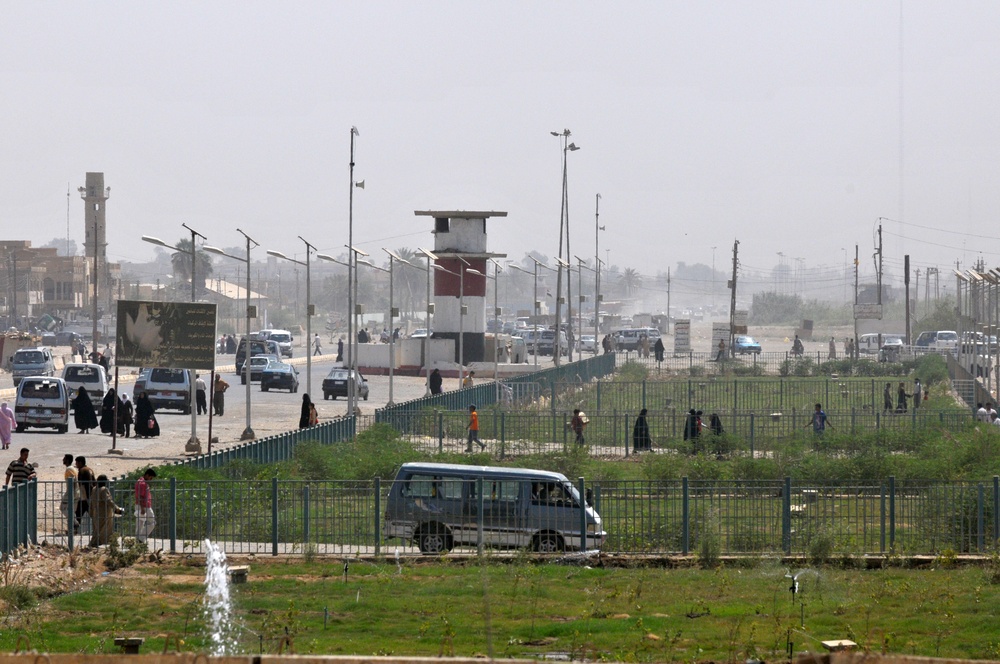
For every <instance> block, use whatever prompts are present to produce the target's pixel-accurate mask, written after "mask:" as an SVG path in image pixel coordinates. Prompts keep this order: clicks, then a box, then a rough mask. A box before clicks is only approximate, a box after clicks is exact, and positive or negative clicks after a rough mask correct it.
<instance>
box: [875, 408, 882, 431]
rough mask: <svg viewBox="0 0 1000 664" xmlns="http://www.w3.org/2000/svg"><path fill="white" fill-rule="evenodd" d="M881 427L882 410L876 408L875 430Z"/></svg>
mask: <svg viewBox="0 0 1000 664" xmlns="http://www.w3.org/2000/svg"><path fill="white" fill-rule="evenodd" d="M881 428H882V412H881V411H878V410H876V411H875V430H876V431H878V430H879V429H881Z"/></svg>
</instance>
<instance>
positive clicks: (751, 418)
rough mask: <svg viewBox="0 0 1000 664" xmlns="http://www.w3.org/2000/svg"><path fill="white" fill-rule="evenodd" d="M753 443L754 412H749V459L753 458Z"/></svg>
mask: <svg viewBox="0 0 1000 664" xmlns="http://www.w3.org/2000/svg"><path fill="white" fill-rule="evenodd" d="M753 444H754V413H753V412H751V413H750V458H751V459H753V458H754V453H753Z"/></svg>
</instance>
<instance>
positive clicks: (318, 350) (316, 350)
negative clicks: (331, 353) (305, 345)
mask: <svg viewBox="0 0 1000 664" xmlns="http://www.w3.org/2000/svg"><path fill="white" fill-rule="evenodd" d="M322 343H323V342H322V341H321V340H320V338H319V333H318V332H317V333H316V334H315V336H313V355H322V354H323V349H322V346H321V344H322Z"/></svg>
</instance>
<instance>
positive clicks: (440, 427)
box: [437, 410, 444, 454]
mask: <svg viewBox="0 0 1000 664" xmlns="http://www.w3.org/2000/svg"><path fill="white" fill-rule="evenodd" d="M437 421H438V454H443V453H444V413H442V412H441V411H440V410H439V411H437Z"/></svg>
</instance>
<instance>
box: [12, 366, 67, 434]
mask: <svg viewBox="0 0 1000 664" xmlns="http://www.w3.org/2000/svg"><path fill="white" fill-rule="evenodd" d="M14 422H15V425H16V428H17V430H18V431H24V430H25V429H27V428H28V427H52V428H53V429H55V430H56V431H57V432H58V433H66V431H68V430H69V390H68V389H66V383H65V381H63V379H62V378H54V377H48V376H27V377H25V378H23V379H22V380H21V381H20V382H19V383H18V386H17V396H16V397H15V399H14Z"/></svg>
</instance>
